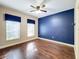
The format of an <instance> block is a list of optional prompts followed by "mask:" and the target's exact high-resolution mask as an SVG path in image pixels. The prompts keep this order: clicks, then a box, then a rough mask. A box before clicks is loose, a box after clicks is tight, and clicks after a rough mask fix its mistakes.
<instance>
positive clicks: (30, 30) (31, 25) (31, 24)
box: [27, 19, 35, 37]
mask: <svg viewBox="0 0 79 59" xmlns="http://www.w3.org/2000/svg"><path fill="white" fill-rule="evenodd" d="M34 35H35V21H34V20H30V19H28V21H27V36H28V37H32V36H34Z"/></svg>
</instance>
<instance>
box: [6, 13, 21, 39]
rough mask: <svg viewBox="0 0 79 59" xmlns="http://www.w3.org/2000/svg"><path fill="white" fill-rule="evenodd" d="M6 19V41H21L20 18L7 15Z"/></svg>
mask: <svg viewBox="0 0 79 59" xmlns="http://www.w3.org/2000/svg"><path fill="white" fill-rule="evenodd" d="M5 19H6V40H15V39H20V21H21V19H20V17H19V18H17V16H13V15H8V14H6V15H5Z"/></svg>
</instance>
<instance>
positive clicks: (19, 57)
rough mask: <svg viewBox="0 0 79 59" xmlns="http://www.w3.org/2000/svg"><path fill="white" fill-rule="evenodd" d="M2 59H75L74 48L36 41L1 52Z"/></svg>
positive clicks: (0, 58) (0, 57)
mask: <svg viewBox="0 0 79 59" xmlns="http://www.w3.org/2000/svg"><path fill="white" fill-rule="evenodd" d="M0 59H75V55H74V49H73V48H72V47H68V46H64V45H60V44H56V43H51V42H47V41H43V40H34V41H30V42H28V43H23V44H20V45H16V46H13V47H9V48H5V49H2V50H0Z"/></svg>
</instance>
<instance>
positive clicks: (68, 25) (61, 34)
mask: <svg viewBox="0 0 79 59" xmlns="http://www.w3.org/2000/svg"><path fill="white" fill-rule="evenodd" d="M38 29H39V30H38V35H39V37H41V38H47V39H50V40H56V41H60V42H64V43H68V44H74V9H70V10H67V11H63V12H60V13H57V14H54V15H50V16H46V17H43V18H39V21H38Z"/></svg>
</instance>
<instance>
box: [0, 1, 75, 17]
mask: <svg viewBox="0 0 79 59" xmlns="http://www.w3.org/2000/svg"><path fill="white" fill-rule="evenodd" d="M36 1H37V2H36ZM42 1H43V0H0V5H4V6H8V7H11V8H14V9H17V10H19V11H21V12H24V13H28V14H30V15H33V16H36V17H39V18H40V17H44V16H48V15H51V14H55V13H58V12H61V11H65V10H69V9H72V8H74V7H75V0H44V4H45V5H46V7H45V8H44V9H45V10H47V11H48V12H47V13H40V14H37V13H35V12H30V11H31V10H33V8H31V7H30V5H38V4H40V3H41V2H42Z"/></svg>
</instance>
